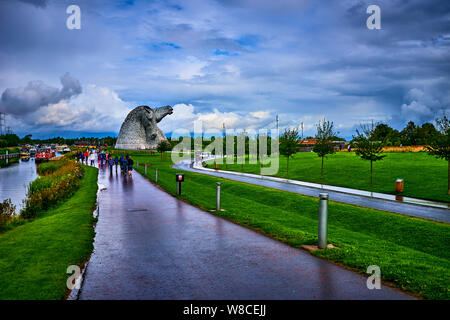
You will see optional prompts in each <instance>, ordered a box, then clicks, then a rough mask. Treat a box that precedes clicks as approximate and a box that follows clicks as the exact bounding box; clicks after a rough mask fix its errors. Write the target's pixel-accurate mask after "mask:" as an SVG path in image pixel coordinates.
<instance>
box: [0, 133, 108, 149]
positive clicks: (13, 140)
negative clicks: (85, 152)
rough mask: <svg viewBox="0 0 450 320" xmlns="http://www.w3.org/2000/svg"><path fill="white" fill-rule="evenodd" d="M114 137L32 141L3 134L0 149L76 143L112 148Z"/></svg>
mask: <svg viewBox="0 0 450 320" xmlns="http://www.w3.org/2000/svg"><path fill="white" fill-rule="evenodd" d="M116 139H117V138H116V137H104V138H94V137H80V138H76V139H65V138H63V137H54V138H50V139H32V135H31V134H29V135H26V136H25V137H23V138H19V136H17V135H16V134H13V133H12V134H5V135H0V148H5V147H14V146H17V145H19V144H22V145H23V144H39V145H43V144H59V145H62V144H67V145H69V146H70V145H74V144H77V143H86V144H88V145H105V144H106V145H108V146H113V145H114V144H115V143H116Z"/></svg>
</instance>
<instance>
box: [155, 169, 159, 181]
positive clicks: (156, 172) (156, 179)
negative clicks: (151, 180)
mask: <svg viewBox="0 0 450 320" xmlns="http://www.w3.org/2000/svg"><path fill="white" fill-rule="evenodd" d="M155 183H158V168H156V169H155Z"/></svg>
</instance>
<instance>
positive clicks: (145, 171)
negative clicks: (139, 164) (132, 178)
mask: <svg viewBox="0 0 450 320" xmlns="http://www.w3.org/2000/svg"><path fill="white" fill-rule="evenodd" d="M144 168H145V169H144V171H145V175H147V166H144Z"/></svg>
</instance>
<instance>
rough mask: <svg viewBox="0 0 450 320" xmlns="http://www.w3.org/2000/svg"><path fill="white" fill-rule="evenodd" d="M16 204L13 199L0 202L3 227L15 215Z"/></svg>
mask: <svg viewBox="0 0 450 320" xmlns="http://www.w3.org/2000/svg"><path fill="white" fill-rule="evenodd" d="M15 212H16V206H15V205H13V204H12V202H11V199H6V200H4V201H3V202H0V227H3V226H4V225H6V224H7V223H8V221H9V220H11V218H12V217H13V216H14V214H15Z"/></svg>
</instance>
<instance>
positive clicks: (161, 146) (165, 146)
mask: <svg viewBox="0 0 450 320" xmlns="http://www.w3.org/2000/svg"><path fill="white" fill-rule="evenodd" d="M156 150H157V151H158V152H160V153H161V159H162V158H163V154H164V152H166V151H170V150H172V145H171V144H170V142H169V141H164V140H163V141H161V142H160V143H158V146H157V147H156Z"/></svg>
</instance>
